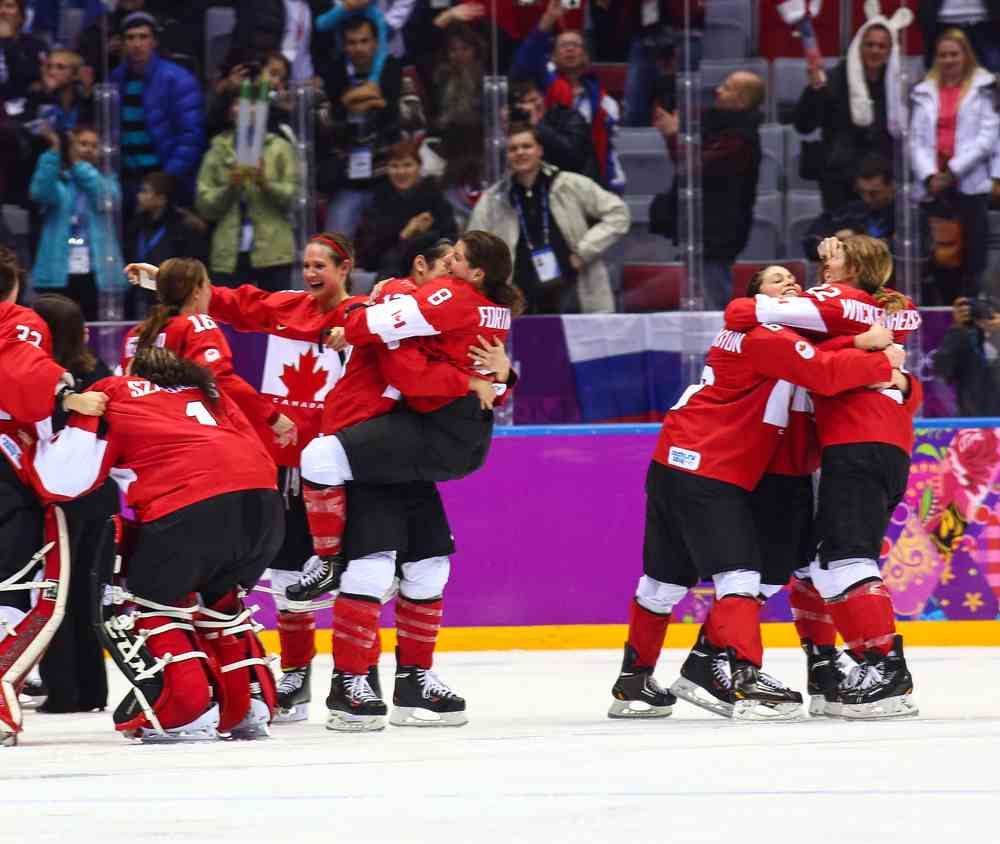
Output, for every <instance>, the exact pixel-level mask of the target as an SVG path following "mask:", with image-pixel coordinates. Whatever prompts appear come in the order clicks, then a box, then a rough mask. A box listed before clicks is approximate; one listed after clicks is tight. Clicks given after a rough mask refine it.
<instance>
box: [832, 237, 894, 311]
mask: <svg viewBox="0 0 1000 844" xmlns="http://www.w3.org/2000/svg"><path fill="white" fill-rule="evenodd" d="M842 242H843V244H844V268H845V269H846V270H847V272H848V273H849V274H850V275H851V277H852V278H853V279H854V280H855V283H856V284H857V286H858V287H859V288H860V289H861V290H864V291H865V292H866V293H871V295H872V296H873V297H874V298H875V301H876V302H878V304H879V307H881V308H883V309H884V310H885V312H886V313H887V314H891V313H895V312H896V311H902V310H905V309H906V304H907V302H906V297H905V296H904V295H903V294H902V293H897V292H896V291H895V290H889V289H888V288H886V286H885V285H886V284H887V283H888V282H889V279H890V278H892V254H891V253H890V252H889V246H888V244H886V242H885V241H884V240H881V239H880V238H877V237H869V236H868V235H866V234H852V235H851V236H850V237H845V238H844V239H843V241H842Z"/></svg>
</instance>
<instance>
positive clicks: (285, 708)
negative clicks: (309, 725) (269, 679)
mask: <svg viewBox="0 0 1000 844" xmlns="http://www.w3.org/2000/svg"><path fill="white" fill-rule="evenodd" d="M311 677H312V666H311V665H307V666H305V667H304V668H289V669H288V670H287V671H285V672H284V673H283V674H282V675H281V679H280V680H278V711H277V712H276V713H275V715H274V723H275V724H290V723H293V722H295V721H305V720H306V719H307V718H308V717H309V702H310V701H311V700H312V694H311V691H310V679H311Z"/></svg>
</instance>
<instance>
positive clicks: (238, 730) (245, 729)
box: [225, 698, 271, 741]
mask: <svg viewBox="0 0 1000 844" xmlns="http://www.w3.org/2000/svg"><path fill="white" fill-rule="evenodd" d="M270 720H271V710H269V709H268V708H267V704H266V703H264V701H262V700H258V699H257V698H250V711H249V712H248V713H247V714H246V717H244V719H243V720H242V721H240V723H239V724H237V725H236V726H235V727H233V728H232V730H230V731H229V733H228V734H227V735H226V736H225V737H226V738H230V739H235V740H237V741H253V740H254V739H263V738H270V737H271V731H270V730H269V729H268V726H267V725H268V722H269V721H270Z"/></svg>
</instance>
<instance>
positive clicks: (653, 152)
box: [615, 127, 674, 193]
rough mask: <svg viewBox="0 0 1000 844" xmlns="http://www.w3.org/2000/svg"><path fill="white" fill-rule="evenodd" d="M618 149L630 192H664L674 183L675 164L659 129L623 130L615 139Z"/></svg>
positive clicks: (620, 130) (625, 128)
mask: <svg viewBox="0 0 1000 844" xmlns="http://www.w3.org/2000/svg"><path fill="white" fill-rule="evenodd" d="M615 149H616V150H617V152H618V157H619V158H620V159H621V163H622V167H623V168H624V169H625V180H626V189H633V188H638V189H639V190H641V191H642V192H643V193H661V192H663V191H665V190H668V189H669V188H670V185H671V184H672V183H673V180H674V164H673V162H672V161H671V160H670V156H669V155H668V154H667V148H666V145H665V144H664V143H663V136H662V135H661V134H660V132H659V130H657V129H651V128H650V129H647V128H627V127H622V128H621V129H619V130H618V134H617V135H616V136H615Z"/></svg>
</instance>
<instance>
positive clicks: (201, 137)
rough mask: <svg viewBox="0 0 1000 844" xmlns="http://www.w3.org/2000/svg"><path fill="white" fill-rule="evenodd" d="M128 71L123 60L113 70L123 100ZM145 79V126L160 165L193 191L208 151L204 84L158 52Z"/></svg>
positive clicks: (113, 78) (151, 61)
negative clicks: (204, 155)
mask: <svg viewBox="0 0 1000 844" xmlns="http://www.w3.org/2000/svg"><path fill="white" fill-rule="evenodd" d="M126 72H127V67H126V64H125V63H124V62H123V63H122V64H120V65H119V66H118V67H117V68H116V69H115V72H114V73H112V74H111V81H112V82H114V84H115V85H117V86H118V93H119V96H120V97H121V100H122V101H124V99H125V78H126ZM143 81H144V83H145V88H144V90H143V95H142V106H143V109H145V112H146V129H147V131H148V132H149V135H150V137H151V138H152V139H153V144H154V146H155V147H156V153H157V155H159V157H160V162H161V163H162V168H161V169H163V170H164V171H165V172H167V173H169V174H170V175H171V176H173V177H174V178H175V179H177V181H178V182H179V183H180V184H181V185H183V186H184V187H186V188H187V190H188V191H189V192H193V191H194V180H195V177H196V176H197V175H198V166H199V164H200V163H201V156H202V154H203V153H204V151H205V107H204V101H203V99H202V94H201V86H199V85H198V80H197V79H195V78H194V76H192V75H191V74H190V73H189V72H188V71H187V70H185V69H184V68H183V67H181V66H180V65H179V64H174V63H173V62H170V61H167V60H166V59H161V58H160V57H159V55H157V54H156V53H154V54H153V58H152V59H151V60H150V62H149V64H148V65H147V66H146V73H145V76H144V80H143Z"/></svg>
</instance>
